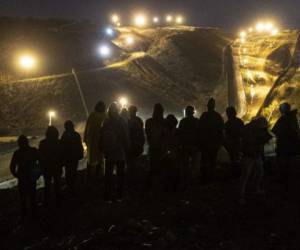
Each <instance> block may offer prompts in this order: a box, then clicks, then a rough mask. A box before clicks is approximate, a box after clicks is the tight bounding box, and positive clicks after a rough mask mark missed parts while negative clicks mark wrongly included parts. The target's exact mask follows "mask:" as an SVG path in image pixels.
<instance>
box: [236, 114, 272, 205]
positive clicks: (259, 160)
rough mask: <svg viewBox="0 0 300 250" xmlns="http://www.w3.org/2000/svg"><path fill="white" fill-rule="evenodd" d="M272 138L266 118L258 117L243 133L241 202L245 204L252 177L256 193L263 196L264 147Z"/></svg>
mask: <svg viewBox="0 0 300 250" xmlns="http://www.w3.org/2000/svg"><path fill="white" fill-rule="evenodd" d="M271 138H272V136H271V135H270V134H269V132H268V121H267V119H266V118H265V117H262V116H261V117H256V118H254V119H252V121H251V122H249V123H248V124H246V125H245V127H244V129H243V133H242V152H243V159H242V164H241V165H242V174H241V178H240V185H241V186H240V200H239V202H240V203H241V204H242V205H243V204H245V202H246V200H245V191H246V188H247V184H248V182H249V179H250V177H251V175H253V176H254V178H253V180H254V183H255V191H256V192H257V194H263V193H264V192H263V191H262V190H261V181H262V178H263V175H264V168H263V155H264V145H265V144H266V143H268V142H269V141H270V139H271Z"/></svg>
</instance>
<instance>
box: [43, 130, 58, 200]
mask: <svg viewBox="0 0 300 250" xmlns="http://www.w3.org/2000/svg"><path fill="white" fill-rule="evenodd" d="M39 153H40V159H41V160H40V163H41V168H42V170H43V176H44V180H45V198H44V205H45V206H48V204H49V199H50V195H51V186H52V181H53V182H54V188H55V199H56V204H57V205H58V206H59V205H60V204H61V176H62V162H61V156H62V147H61V142H60V140H59V132H58V130H57V128H56V127H54V126H49V127H48V128H47V131H46V138H45V139H44V140H42V141H41V142H40V145H39Z"/></svg>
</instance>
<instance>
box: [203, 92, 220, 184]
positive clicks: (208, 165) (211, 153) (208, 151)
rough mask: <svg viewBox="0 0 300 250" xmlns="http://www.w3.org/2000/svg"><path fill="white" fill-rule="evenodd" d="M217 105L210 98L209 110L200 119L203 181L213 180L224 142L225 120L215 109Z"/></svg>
mask: <svg viewBox="0 0 300 250" xmlns="http://www.w3.org/2000/svg"><path fill="white" fill-rule="evenodd" d="M215 106H216V102H215V99H213V98H210V99H209V101H208V103H207V111H206V112H204V113H203V114H202V115H201V117H200V121H199V136H200V146H201V153H202V166H201V169H202V178H203V183H208V182H210V181H212V180H213V178H214V173H215V169H216V160H217V155H218V151H219V149H220V147H221V145H222V143H223V129H224V121H223V118H222V117H221V115H220V114H219V113H218V112H216V111H215Z"/></svg>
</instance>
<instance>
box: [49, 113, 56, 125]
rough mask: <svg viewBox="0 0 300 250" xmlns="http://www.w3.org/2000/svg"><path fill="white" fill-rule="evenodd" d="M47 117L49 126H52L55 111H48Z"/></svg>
mask: <svg viewBox="0 0 300 250" xmlns="http://www.w3.org/2000/svg"><path fill="white" fill-rule="evenodd" d="M48 116H49V126H51V125H52V119H53V118H55V116H56V113H55V111H53V110H50V111H49V112H48Z"/></svg>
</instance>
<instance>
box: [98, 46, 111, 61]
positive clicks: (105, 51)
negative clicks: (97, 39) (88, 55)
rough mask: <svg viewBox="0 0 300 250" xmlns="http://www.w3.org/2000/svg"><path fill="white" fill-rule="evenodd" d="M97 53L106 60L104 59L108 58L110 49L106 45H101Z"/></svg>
mask: <svg viewBox="0 0 300 250" xmlns="http://www.w3.org/2000/svg"><path fill="white" fill-rule="evenodd" d="M99 53H100V55H101V56H102V57H104V58H106V57H108V56H110V54H111V48H110V47H109V46H108V45H106V44H104V45H101V46H100V47H99Z"/></svg>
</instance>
